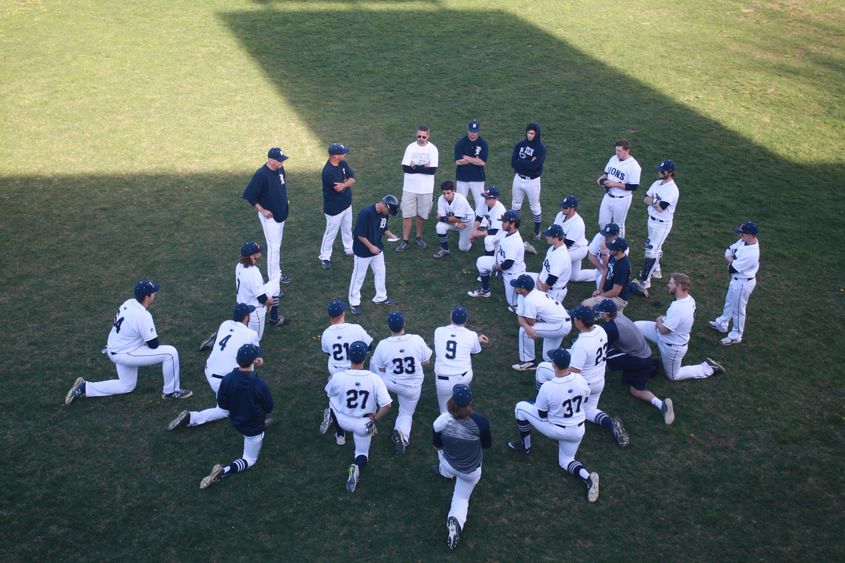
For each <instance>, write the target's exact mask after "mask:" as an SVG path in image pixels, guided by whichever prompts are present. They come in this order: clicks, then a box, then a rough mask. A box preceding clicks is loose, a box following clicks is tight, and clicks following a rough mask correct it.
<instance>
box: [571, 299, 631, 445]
mask: <svg viewBox="0 0 845 563" xmlns="http://www.w3.org/2000/svg"><path fill="white" fill-rule="evenodd" d="M572 316H573V317H574V318H575V328H577V329H578V333H579V334H578V338H577V339H576V340H575V342H573V343H572V348H571V349H570V351H569V353H570V355H571V361H570V365H569V367H570V369H571V370H572V371H574V372H575V373H580V374H581V375H582V376H583V377H584V379H585V380H586V381H587V384H588V385H589V386H590V398H589V399H587V401H586V402H585V403H584V412H585V414H586V417H587V420H589V421H590V422H592V423H593V424H598V425H599V426H603V427H604V428H607V429H608V430H610V432H611V434H613V439H614V440H616V443H617V444H618V445H619V446H621V447H623V448H624V447H625V446H627V445H628V444H629V443H630V441H631V440H630V438H629V437H628V432H627V431H626V430H625V426H624V425H623V424H622V419H621V418H619V417H618V416H614V417H612V418H611V417H610V416H608V414H607V413H606V412H604V411H603V410H601V409H599V400H600V399H601V393H602V391H604V371H605V363H606V359H607V333H606V332H605V331H604V329H603V328H602V327H600V326H597V325H596V316H595V314H594V313H593V310H592V309H591V308H590V307H585V306H583V305H579V306H578V307H576V308H575V310H574V311H573V313H572Z"/></svg>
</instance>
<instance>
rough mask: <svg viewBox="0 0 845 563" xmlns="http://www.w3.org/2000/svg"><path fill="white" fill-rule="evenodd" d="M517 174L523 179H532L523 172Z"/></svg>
mask: <svg viewBox="0 0 845 563" xmlns="http://www.w3.org/2000/svg"><path fill="white" fill-rule="evenodd" d="M517 176H519V177H520V178H522V179H523V180H533V179H534V178H532V177H531V176H526V175H525V174H517ZM536 177H537V178H539V176H536Z"/></svg>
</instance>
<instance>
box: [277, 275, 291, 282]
mask: <svg viewBox="0 0 845 563" xmlns="http://www.w3.org/2000/svg"><path fill="white" fill-rule="evenodd" d="M292 281H293V278H291V277H290V276H288V275H287V274H282V275H281V277H280V278H279V283H290V282H292Z"/></svg>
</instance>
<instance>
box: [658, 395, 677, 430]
mask: <svg viewBox="0 0 845 563" xmlns="http://www.w3.org/2000/svg"><path fill="white" fill-rule="evenodd" d="M660 413H661V414H662V415H663V422H664V423H666V424H672V423H673V422H675V406H674V405H673V404H672V399H670V398H669V397H666V398H665V399H663V407H662V408H661V409H660Z"/></svg>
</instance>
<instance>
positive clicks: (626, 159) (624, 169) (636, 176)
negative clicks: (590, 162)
mask: <svg viewBox="0 0 845 563" xmlns="http://www.w3.org/2000/svg"><path fill="white" fill-rule="evenodd" d="M640 172H641V168H640V164H639V163H638V162H637V159H635V158H634V157H633V156H631V143H629V142H628V140H627V139H619V140H618V141H616V154H614V155H613V156H611V157H610V160H608V161H607V164H606V165H605V167H604V173H603V174H602V175H601V176H599V177H598V178H597V179H596V183H598V185H599V186H600V187H602V188H604V198H602V200H601V207H600V208H599V228H601V227H603V226H604V225H607V224H608V223H616V224H617V225H619V234H620V235H621V236H623V237H624V236H625V218H626V217H628V209H630V207H631V196H632V194H633V192H634V191H635V190H636V189H637V188H639V187H640Z"/></svg>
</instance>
